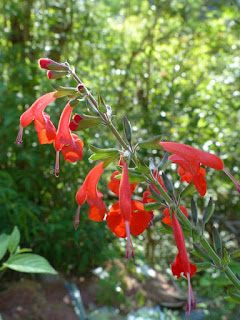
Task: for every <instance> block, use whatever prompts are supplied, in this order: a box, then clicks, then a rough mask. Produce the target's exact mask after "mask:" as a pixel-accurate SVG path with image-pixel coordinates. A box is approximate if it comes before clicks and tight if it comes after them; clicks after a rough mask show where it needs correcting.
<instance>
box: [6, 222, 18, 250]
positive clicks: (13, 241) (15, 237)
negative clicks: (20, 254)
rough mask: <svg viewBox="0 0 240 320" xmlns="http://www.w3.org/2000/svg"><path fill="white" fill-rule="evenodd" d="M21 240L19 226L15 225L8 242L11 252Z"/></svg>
mask: <svg viewBox="0 0 240 320" xmlns="http://www.w3.org/2000/svg"><path fill="white" fill-rule="evenodd" d="M19 242H20V232H19V230H18V227H17V226H15V227H14V229H13V231H12V233H11V234H10V236H9V242H8V250H9V252H10V253H13V252H14V251H15V250H16V249H17V246H18V244H19Z"/></svg>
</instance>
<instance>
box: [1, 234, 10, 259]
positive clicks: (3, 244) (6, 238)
mask: <svg viewBox="0 0 240 320" xmlns="http://www.w3.org/2000/svg"><path fill="white" fill-rule="evenodd" d="M8 241H9V236H8V235H7V234H5V233H3V234H1V235H0V260H1V259H2V258H3V257H4V255H5V253H6V252H7V249H8Z"/></svg>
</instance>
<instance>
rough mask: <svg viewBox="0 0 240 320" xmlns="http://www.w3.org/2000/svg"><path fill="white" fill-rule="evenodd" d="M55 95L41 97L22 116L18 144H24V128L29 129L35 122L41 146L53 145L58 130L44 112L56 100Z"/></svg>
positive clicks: (52, 93) (49, 94)
mask: <svg viewBox="0 0 240 320" xmlns="http://www.w3.org/2000/svg"><path fill="white" fill-rule="evenodd" d="M54 94H55V92H50V93H47V94H45V95H44V96H42V97H40V98H39V99H37V100H36V101H35V102H34V103H33V104H32V105H31V107H30V108H29V109H28V110H26V111H25V112H24V113H23V114H22V115H21V117H20V124H21V128H20V130H19V133H18V136H17V139H16V143H18V144H20V143H22V135H23V128H25V127H27V126H28V125H29V124H30V123H31V122H32V121H33V120H34V124H35V130H36V131H37V132H38V139H39V142H40V144H45V143H52V142H53V141H54V140H55V137H56V129H55V127H54V125H53V123H52V122H51V121H50V116H49V115H48V114H47V113H45V112H44V109H45V108H46V106H47V105H48V104H49V103H51V102H52V101H54V100H55V99H56V97H55V96H54Z"/></svg>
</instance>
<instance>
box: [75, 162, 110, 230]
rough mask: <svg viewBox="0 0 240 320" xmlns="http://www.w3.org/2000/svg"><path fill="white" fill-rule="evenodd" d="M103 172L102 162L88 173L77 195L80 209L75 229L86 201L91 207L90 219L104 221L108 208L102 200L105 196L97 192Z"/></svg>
mask: <svg viewBox="0 0 240 320" xmlns="http://www.w3.org/2000/svg"><path fill="white" fill-rule="evenodd" d="M103 171H104V168H103V162H101V163H99V164H98V165H97V166H96V167H94V168H93V169H92V170H91V171H90V172H89V173H88V175H87V176H86V179H85V181H84V183H83V184H82V186H81V187H80V189H79V190H78V192H77V193H76V200H77V203H78V205H79V207H78V210H77V214H76V219H75V229H76V228H77V225H78V223H79V214H80V206H81V205H83V203H84V202H85V201H86V200H87V203H88V204H89V206H90V210H89V218H90V219H91V220H94V221H98V222H100V221H102V220H103V218H104V216H105V213H107V209H106V206H105V204H104V202H103V200H102V197H103V195H102V193H101V192H99V191H98V190H97V183H98V180H99V178H100V176H101V174H102V173H103Z"/></svg>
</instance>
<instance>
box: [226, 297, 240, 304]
mask: <svg viewBox="0 0 240 320" xmlns="http://www.w3.org/2000/svg"><path fill="white" fill-rule="evenodd" d="M224 299H225V300H227V301H229V302H234V303H240V302H237V301H236V299H233V298H231V297H224Z"/></svg>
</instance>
